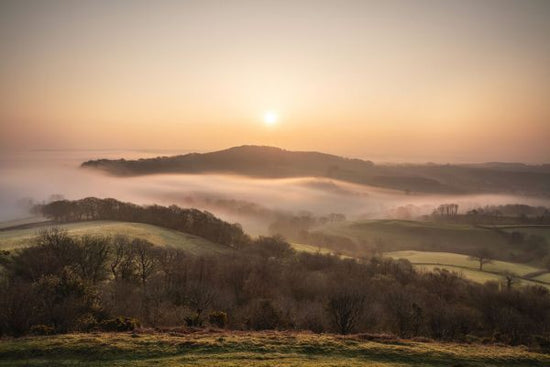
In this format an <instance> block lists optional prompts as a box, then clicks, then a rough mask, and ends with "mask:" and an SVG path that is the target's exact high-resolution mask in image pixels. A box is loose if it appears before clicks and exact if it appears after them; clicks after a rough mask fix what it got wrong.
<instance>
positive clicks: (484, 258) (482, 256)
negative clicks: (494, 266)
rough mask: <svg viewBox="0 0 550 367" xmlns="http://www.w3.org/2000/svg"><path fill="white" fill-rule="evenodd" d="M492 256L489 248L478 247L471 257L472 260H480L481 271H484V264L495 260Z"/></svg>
mask: <svg viewBox="0 0 550 367" xmlns="http://www.w3.org/2000/svg"><path fill="white" fill-rule="evenodd" d="M491 258H492V255H491V252H490V251H489V249H487V248H480V249H477V250H476V251H475V253H474V254H473V255H472V256H470V257H469V259H470V260H473V261H477V262H479V271H483V265H485V264H490V263H492V262H493V260H492V259H491Z"/></svg>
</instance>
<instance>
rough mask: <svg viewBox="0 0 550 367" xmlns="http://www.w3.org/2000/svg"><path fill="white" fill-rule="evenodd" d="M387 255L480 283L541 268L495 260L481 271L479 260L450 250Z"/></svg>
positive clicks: (538, 278)
mask: <svg viewBox="0 0 550 367" xmlns="http://www.w3.org/2000/svg"><path fill="white" fill-rule="evenodd" d="M385 255H386V256H389V257H392V258H394V259H407V260H409V261H410V262H411V263H412V264H413V265H415V267H416V268H418V269H421V270H425V271H433V270H434V269H435V268H440V269H446V270H449V271H452V272H457V273H459V274H461V275H463V276H464V277H465V278H467V279H470V280H473V281H475V282H478V283H485V282H487V281H497V282H502V281H504V278H503V274H504V273H505V272H511V273H514V274H516V275H517V276H519V277H523V276H525V275H527V274H530V273H534V272H537V271H539V270H541V269H538V268H535V267H532V266H529V265H525V264H517V263H512V262H506V261H496V260H495V261H493V262H492V263H490V264H485V265H484V266H483V271H479V263H478V262H477V261H474V260H470V259H469V257H468V256H465V255H460V254H455V253H449V252H425V251H395V252H388V253H386V254H385ZM545 275H550V274H544V275H541V276H539V277H535V278H533V279H535V280H538V281H542V282H545V281H546V280H545V279H546V278H545ZM541 278H542V279H541ZM520 283H521V284H524V285H535V284H539V285H541V284H540V283H537V282H533V281H530V280H528V279H521V281H520ZM546 286H547V287H550V277H548V285H546Z"/></svg>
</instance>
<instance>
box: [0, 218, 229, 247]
mask: <svg viewBox="0 0 550 367" xmlns="http://www.w3.org/2000/svg"><path fill="white" fill-rule="evenodd" d="M50 226H51V223H46V224H42V223H37V224H36V225H33V226H26V227H25V228H22V229H8V230H2V231H0V250H10V249H14V248H19V247H23V246H27V245H29V244H30V241H31V240H32V239H33V238H34V237H35V236H36V234H37V233H38V232H39V231H40V230H42V229H46V228H48V227H50ZM61 227H63V228H64V229H66V230H67V231H68V232H69V234H70V235H79V236H80V235H85V234H88V235H107V236H114V235H117V234H122V235H127V236H128V237H130V238H132V239H133V238H141V239H145V240H148V241H150V242H151V243H153V244H154V245H157V246H173V247H176V248H180V249H183V250H185V251H187V252H190V253H192V254H195V255H199V254H207V253H225V252H229V251H230V250H231V249H230V248H229V247H227V246H223V245H220V244H217V243H214V242H211V241H208V240H206V239H204V238H202V237H198V236H193V235H190V234H187V233H183V232H179V231H176V230H172V229H168V228H162V227H158V226H154V225H150V224H143V223H130V222H117V221H87V222H77V223H64V224H63V225H61Z"/></svg>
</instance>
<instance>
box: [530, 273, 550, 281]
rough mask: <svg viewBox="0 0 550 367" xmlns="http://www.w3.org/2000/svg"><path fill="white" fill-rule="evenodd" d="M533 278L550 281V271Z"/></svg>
mask: <svg viewBox="0 0 550 367" xmlns="http://www.w3.org/2000/svg"><path fill="white" fill-rule="evenodd" d="M533 279H536V280H540V281H541V282H547V283H550V272H549V273H545V274H542V275H539V276H536V277H534V278H533Z"/></svg>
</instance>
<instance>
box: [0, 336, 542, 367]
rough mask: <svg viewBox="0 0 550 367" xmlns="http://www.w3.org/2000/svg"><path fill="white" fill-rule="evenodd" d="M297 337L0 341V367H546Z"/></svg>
mask: <svg viewBox="0 0 550 367" xmlns="http://www.w3.org/2000/svg"><path fill="white" fill-rule="evenodd" d="M366 339H372V338H366V337H364V336H361V335H352V336H347V337H342V336H335V335H328V334H321V335H317V334H310V333H293V332H218V333H212V332H211V333H206V332H199V333H193V334H185V333H175V332H172V333H165V334H160V333H156V334H150V333H149V334H148V333H136V334H129V333H113V334H105V333H104V334H69V335H58V336H45V337H26V338H20V339H4V340H1V341H0V366H74V365H78V366H151V365H155V366H239V367H246V366H324V367H328V366H333V367H335V366H372V367H375V366H376V367H404V366H419V367H420V366H423V367H436V366H438V367H439V366H441V367H443V366H445V367H448V366H456V367H458V366H461V367H481V366H517V367H522V366H525V367H527V366H548V365H550V355H548V354H546V355H545V354H541V353H536V352H532V351H528V350H527V349H526V348H525V347H503V346H492V345H478V344H455V343H436V342H423V343H422V342H415V341H409V340H397V339H392V338H387V339H384V338H381V339H374V340H366Z"/></svg>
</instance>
